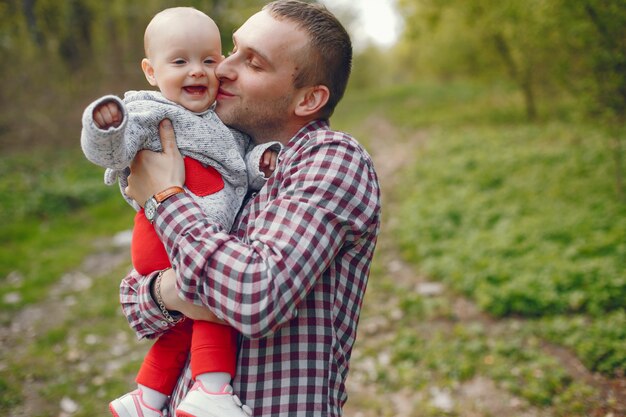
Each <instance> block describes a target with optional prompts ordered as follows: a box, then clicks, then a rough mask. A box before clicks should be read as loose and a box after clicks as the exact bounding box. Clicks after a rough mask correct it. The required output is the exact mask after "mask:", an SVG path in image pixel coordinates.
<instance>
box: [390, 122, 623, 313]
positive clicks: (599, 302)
mask: <svg viewBox="0 0 626 417" xmlns="http://www.w3.org/2000/svg"><path fill="white" fill-rule="evenodd" d="M602 145H603V142H602V140H600V139H599V138H598V137H597V134H596V133H595V132H594V131H593V130H591V129H588V130H585V128H584V126H580V127H579V129H578V132H577V133H575V134H574V133H571V131H570V129H569V126H564V125H561V124H558V123H557V124H552V125H547V126H541V127H535V126H509V127H507V128H506V130H504V129H493V128H479V129H471V128H467V129H463V130H461V131H450V130H446V131H440V132H434V133H433V137H432V138H431V140H430V143H429V146H428V149H427V150H426V151H425V154H424V156H423V157H422V158H421V159H423V160H422V161H421V162H420V163H419V164H418V165H417V166H416V167H415V169H414V172H413V173H412V177H411V178H409V179H408V180H407V181H408V182H409V183H411V184H414V185H413V186H412V187H410V188H409V190H411V191H410V192H411V193H413V195H415V196H416V198H415V199H413V200H412V201H410V202H407V203H406V204H405V206H404V208H403V215H404V217H406V218H407V222H408V227H406V228H404V229H403V230H402V235H401V236H402V241H403V245H404V247H405V251H406V253H407V255H408V256H411V257H414V258H415V259H416V260H417V261H418V262H420V263H421V265H422V268H424V270H425V271H426V272H428V273H429V274H432V275H434V276H437V277H441V278H442V279H446V280H448V281H450V282H451V283H452V284H453V285H454V286H455V287H456V288H458V289H459V290H461V291H463V292H464V293H466V294H470V295H472V296H473V297H475V298H476V300H477V301H478V302H479V304H480V305H481V306H482V307H483V308H485V309H486V310H487V311H490V312H491V313H493V314H496V315H507V314H523V315H527V316H535V315H546V314H559V313H567V312H575V311H586V312H589V313H592V314H600V313H603V312H605V311H610V310H614V309H617V308H624V307H625V303H624V300H625V299H626V276H624V274H623V271H624V266H625V263H624V260H625V259H626V244H625V242H624V240H623V237H624V236H625V235H626V225H625V224H624V223H623V222H620V221H619V219H620V218H623V216H624V215H625V214H626V209H625V208H624V206H623V205H621V204H620V203H619V201H617V200H616V199H615V197H614V196H613V190H612V186H611V185H612V184H611V179H610V175H608V174H607V172H606V167H607V163H606V161H607V160H609V158H610V156H609V155H608V152H607V149H606V148H605V147H604V146H602ZM582 196H584V198H581V197H582ZM416 242H417V244H415V243H416Z"/></svg>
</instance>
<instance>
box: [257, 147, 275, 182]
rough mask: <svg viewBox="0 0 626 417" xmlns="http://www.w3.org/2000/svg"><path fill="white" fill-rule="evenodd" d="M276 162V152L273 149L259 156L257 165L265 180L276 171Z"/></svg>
mask: <svg viewBox="0 0 626 417" xmlns="http://www.w3.org/2000/svg"><path fill="white" fill-rule="evenodd" d="M277 160H278V151H276V150H275V149H271V148H268V149H266V150H265V152H263V155H261V161H260V163H259V169H260V170H261V172H262V173H263V175H264V176H265V178H269V177H271V176H272V174H273V173H274V170H275V169H276V161H277Z"/></svg>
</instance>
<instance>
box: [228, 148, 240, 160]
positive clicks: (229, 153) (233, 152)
mask: <svg viewBox="0 0 626 417" xmlns="http://www.w3.org/2000/svg"><path fill="white" fill-rule="evenodd" d="M238 155H239V152H237V150H236V149H230V150H229V151H228V156H230V157H231V158H236V157H237V156H238Z"/></svg>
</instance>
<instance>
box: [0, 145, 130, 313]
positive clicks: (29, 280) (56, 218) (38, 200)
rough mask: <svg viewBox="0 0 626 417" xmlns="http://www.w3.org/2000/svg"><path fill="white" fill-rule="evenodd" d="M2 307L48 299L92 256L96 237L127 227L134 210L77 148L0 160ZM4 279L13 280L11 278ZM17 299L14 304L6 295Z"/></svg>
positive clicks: (17, 305)
mask: <svg viewBox="0 0 626 417" xmlns="http://www.w3.org/2000/svg"><path fill="white" fill-rule="evenodd" d="M0 167H1V168H0V171H1V173H0V195H1V197H0V215H1V216H2V217H3V218H4V219H11V221H8V222H4V223H3V224H2V225H0V241H1V242H2V243H0V296H2V297H1V298H0V308H2V309H14V308H17V307H20V306H21V305H23V304H28V303H33V302H37V301H38V300H41V299H42V298H44V297H46V294H47V292H48V289H49V286H50V285H51V284H53V283H55V282H56V281H57V280H58V279H59V278H60V276H61V275H62V274H63V273H64V272H66V271H67V270H69V269H71V268H74V267H76V266H77V265H79V263H80V262H81V261H82V259H83V258H84V257H85V256H86V255H87V254H88V253H90V252H91V251H93V250H94V249H93V242H92V240H93V238H94V236H110V235H111V234H114V233H115V232H117V231H121V230H126V229H128V228H130V227H131V224H132V216H133V213H134V212H133V210H132V209H131V208H130V207H129V206H128V205H127V204H126V202H124V200H123V199H122V197H121V196H120V195H119V190H118V188H117V187H107V186H105V185H104V183H103V179H102V178H103V177H102V172H103V170H102V168H99V167H96V166H94V165H92V164H91V163H89V162H87V161H86V159H85V158H84V157H83V156H82V152H81V151H80V149H78V148H76V149H71V150H62V151H59V152H39V151H34V152H31V153H28V154H13V155H10V156H4V155H3V156H1V157H0ZM9 275H13V277H14V278H13V279H12V280H9V279H8V277H9ZM8 293H12V294H18V295H19V302H13V303H7V302H6V300H5V298H4V296H5V295H6V294H8Z"/></svg>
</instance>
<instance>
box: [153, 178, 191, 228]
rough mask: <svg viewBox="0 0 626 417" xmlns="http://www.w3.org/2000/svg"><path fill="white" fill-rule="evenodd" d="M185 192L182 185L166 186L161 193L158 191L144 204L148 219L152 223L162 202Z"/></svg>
mask: <svg viewBox="0 0 626 417" xmlns="http://www.w3.org/2000/svg"><path fill="white" fill-rule="evenodd" d="M184 192H185V190H184V189H183V188H182V187H178V186H173V187H169V188H166V189H165V190H163V191H161V192H160V193H156V194H155V195H153V196H152V197H150V198H149V199H148V200H147V201H146V204H144V206H143V210H144V213H145V215H146V219H148V221H149V222H150V223H152V222H154V218H155V217H156V211H157V207H159V205H160V204H161V203H163V202H164V201H165V200H167V199H168V198H170V197H171V196H173V195H175V194H178V193H184Z"/></svg>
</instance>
